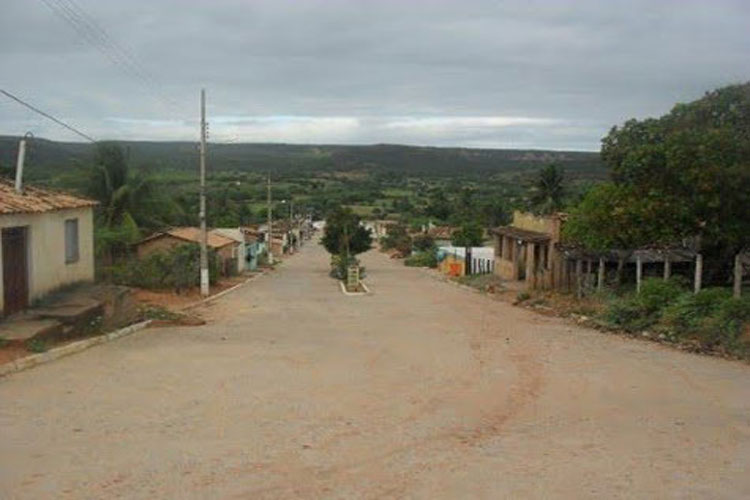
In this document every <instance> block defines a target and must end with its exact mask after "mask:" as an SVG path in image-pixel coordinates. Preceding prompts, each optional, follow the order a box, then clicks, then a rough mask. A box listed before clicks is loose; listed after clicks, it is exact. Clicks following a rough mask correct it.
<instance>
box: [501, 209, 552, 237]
mask: <svg viewBox="0 0 750 500" xmlns="http://www.w3.org/2000/svg"><path fill="white" fill-rule="evenodd" d="M512 225H513V227H517V228H519V229H526V230H529V231H536V232H538V233H545V234H548V235H550V238H551V239H552V242H553V243H557V242H559V241H560V227H561V223H560V218H559V217H556V216H554V215H551V216H537V215H534V214H532V213H529V212H521V211H518V210H516V211H515V212H513V223H512Z"/></svg>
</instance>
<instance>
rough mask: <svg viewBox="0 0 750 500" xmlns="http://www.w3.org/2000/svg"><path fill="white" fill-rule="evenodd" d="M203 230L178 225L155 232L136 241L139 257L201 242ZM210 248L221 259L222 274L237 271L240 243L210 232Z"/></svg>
mask: <svg viewBox="0 0 750 500" xmlns="http://www.w3.org/2000/svg"><path fill="white" fill-rule="evenodd" d="M200 241H201V231H200V228H197V227H177V228H172V229H169V230H166V231H161V232H158V233H154V234H152V235H151V236H149V237H148V238H145V239H143V240H141V241H139V242H138V243H136V245H135V248H136V252H137V254H138V258H139V259H142V258H144V257H148V256H149V255H152V254H154V253H157V252H168V251H169V250H172V249H173V248H176V247H178V246H180V245H184V244H186V243H195V244H200ZM207 243H208V248H210V249H213V250H214V251H215V252H216V255H217V257H218V259H219V264H220V266H221V271H222V274H224V275H229V274H234V273H235V272H236V268H237V263H236V261H235V259H237V257H238V252H239V250H238V246H239V244H238V243H237V242H236V241H235V240H233V239H232V238H227V237H226V236H222V235H220V234H216V233H212V232H209V233H208V242H207Z"/></svg>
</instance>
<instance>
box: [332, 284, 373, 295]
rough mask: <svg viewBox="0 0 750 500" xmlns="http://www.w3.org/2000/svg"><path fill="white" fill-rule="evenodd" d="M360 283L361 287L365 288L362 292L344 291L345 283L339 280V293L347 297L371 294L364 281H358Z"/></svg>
mask: <svg viewBox="0 0 750 500" xmlns="http://www.w3.org/2000/svg"><path fill="white" fill-rule="evenodd" d="M359 284H360V285H362V288H364V289H365V291H364V292H348V291H346V285H344V282H343V281H339V286H340V287H341V293H343V294H344V295H346V296H348V297H363V296H365V295H372V292H371V291H370V289H369V288H367V285H365V282H364V281H360V282H359Z"/></svg>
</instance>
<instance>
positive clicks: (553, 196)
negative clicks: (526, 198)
mask: <svg viewBox="0 0 750 500" xmlns="http://www.w3.org/2000/svg"><path fill="white" fill-rule="evenodd" d="M563 180H564V174H563V171H562V169H560V168H558V167H557V165H555V164H554V163H552V164H550V165H547V166H546V167H544V168H543V169H542V170H540V171H539V176H538V177H537V179H536V182H535V183H534V190H533V193H532V194H531V205H532V207H533V208H534V210H535V211H536V212H537V213H541V214H551V213H554V212H558V211H559V210H560V209H562V207H563V196H564V194H565V191H564V189H563Z"/></svg>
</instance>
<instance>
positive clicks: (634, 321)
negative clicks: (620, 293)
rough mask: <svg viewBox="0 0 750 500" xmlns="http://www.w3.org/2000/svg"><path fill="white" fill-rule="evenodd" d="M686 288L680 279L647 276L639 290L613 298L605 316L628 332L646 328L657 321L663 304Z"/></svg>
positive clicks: (608, 320) (680, 294) (676, 297)
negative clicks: (638, 291)
mask: <svg viewBox="0 0 750 500" xmlns="http://www.w3.org/2000/svg"><path fill="white" fill-rule="evenodd" d="M685 292H686V289H685V287H684V286H683V284H682V282H681V281H680V280H678V279H670V280H668V281H664V280H662V279H659V278H650V279H646V280H644V281H643V283H642V284H641V293H640V294H636V293H633V294H631V295H627V296H625V297H623V298H621V299H616V300H614V301H612V302H611V303H610V305H609V307H608V308H607V310H606V311H605V313H604V320H605V321H606V322H607V323H609V324H610V325H611V326H615V327H617V328H622V329H623V330H625V331H628V332H636V331H640V330H644V329H646V328H649V327H651V326H653V325H655V324H656V323H657V322H658V321H659V320H660V318H661V316H662V311H663V310H664V308H665V307H667V306H668V305H669V304H671V303H673V302H674V301H675V300H677V299H678V298H679V297H681V296H682V295H683V294H685Z"/></svg>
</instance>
